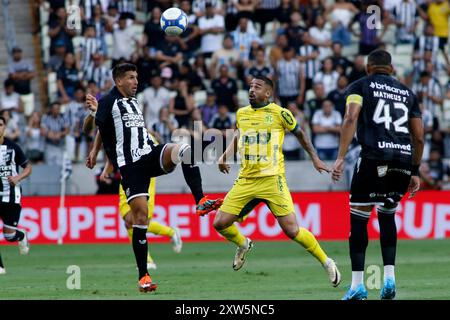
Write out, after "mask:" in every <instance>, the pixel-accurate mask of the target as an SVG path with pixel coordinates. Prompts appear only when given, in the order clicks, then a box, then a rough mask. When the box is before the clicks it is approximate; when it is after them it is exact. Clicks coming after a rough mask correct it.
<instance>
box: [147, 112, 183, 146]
mask: <svg viewBox="0 0 450 320" xmlns="http://www.w3.org/2000/svg"><path fill="white" fill-rule="evenodd" d="M177 128H178V122H177V120H176V119H175V117H174V116H173V114H170V112H169V109H168V108H167V107H162V108H161V109H159V115H158V119H157V120H156V121H154V122H153V123H152V125H151V126H150V132H151V134H152V135H153V136H154V137H155V138H156V140H158V142H159V143H161V144H164V143H169V142H171V141H172V133H173V132H174V131H175V129H177Z"/></svg>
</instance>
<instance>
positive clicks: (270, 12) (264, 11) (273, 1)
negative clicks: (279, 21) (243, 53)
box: [255, 0, 280, 36]
mask: <svg viewBox="0 0 450 320" xmlns="http://www.w3.org/2000/svg"><path fill="white" fill-rule="evenodd" d="M279 6H280V0H260V1H258V4H257V5H256V10H255V21H256V22H258V23H259V24H260V25H261V29H260V32H259V35H260V36H262V35H263V34H264V33H266V24H267V23H268V22H272V21H273V20H274V19H275V17H276V16H277V12H278V7H279Z"/></svg>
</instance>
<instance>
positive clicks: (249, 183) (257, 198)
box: [220, 175, 294, 221]
mask: <svg viewBox="0 0 450 320" xmlns="http://www.w3.org/2000/svg"><path fill="white" fill-rule="evenodd" d="M261 202H264V203H265V204H267V206H268V207H269V209H270V210H271V211H272V213H273V214H274V215H275V216H276V217H283V216H287V215H288V214H290V213H293V212H294V204H293V202H292V197H291V193H290V192H289V189H288V186H287V184H286V177H285V176H284V175H276V176H268V177H261V178H237V179H236V181H235V182H234V185H233V188H231V190H230V191H229V192H228V194H227V195H226V197H225V199H224V201H223V204H222V206H221V207H220V211H223V212H225V213H230V214H234V215H237V216H239V218H240V221H243V220H244V219H245V217H246V216H247V215H248V214H249V213H250V211H252V210H253V209H254V208H255V207H256V206H257V205H258V204H259V203H261Z"/></svg>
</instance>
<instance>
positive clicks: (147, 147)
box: [95, 87, 154, 168]
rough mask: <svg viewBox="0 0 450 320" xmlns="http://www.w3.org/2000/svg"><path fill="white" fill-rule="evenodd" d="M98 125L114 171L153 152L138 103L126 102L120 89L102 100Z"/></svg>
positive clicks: (99, 107) (96, 118)
mask: <svg viewBox="0 0 450 320" xmlns="http://www.w3.org/2000/svg"><path fill="white" fill-rule="evenodd" d="M95 123H96V125H97V126H98V128H99V131H100V135H101V137H102V140H103V146H104V149H105V152H106V154H107V156H108V158H109V159H110V160H111V162H112V163H113V165H114V167H115V168H120V167H123V166H126V165H129V164H131V163H134V162H136V161H138V160H139V159H141V157H142V156H144V155H147V154H149V153H150V152H152V150H153V147H154V144H153V142H152V140H151V139H150V136H149V134H148V132H147V129H146V127H145V122H144V116H143V114H142V111H141V108H140V106H139V103H138V101H137V99H136V98H135V97H133V98H125V97H124V96H122V94H121V93H120V92H119V90H118V89H117V87H114V88H113V89H112V90H111V91H110V92H109V93H108V94H106V95H105V96H103V97H102V98H101V99H100V100H99V102H98V109H97V114H96V116H95Z"/></svg>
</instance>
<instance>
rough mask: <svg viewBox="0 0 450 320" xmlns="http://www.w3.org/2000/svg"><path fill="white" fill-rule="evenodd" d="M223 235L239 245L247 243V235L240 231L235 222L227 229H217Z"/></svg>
mask: <svg viewBox="0 0 450 320" xmlns="http://www.w3.org/2000/svg"><path fill="white" fill-rule="evenodd" d="M217 231H218V232H219V233H220V234H221V235H222V236H224V237H225V239H227V240H228V241H230V242H233V243H234V244H236V245H237V246H239V247H241V246H243V245H244V244H245V237H244V235H243V234H242V233H241V232H240V231H239V229H238V228H237V227H236V226H235V225H234V224H233V225H231V226H229V227H228V228H226V229H223V230H217Z"/></svg>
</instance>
